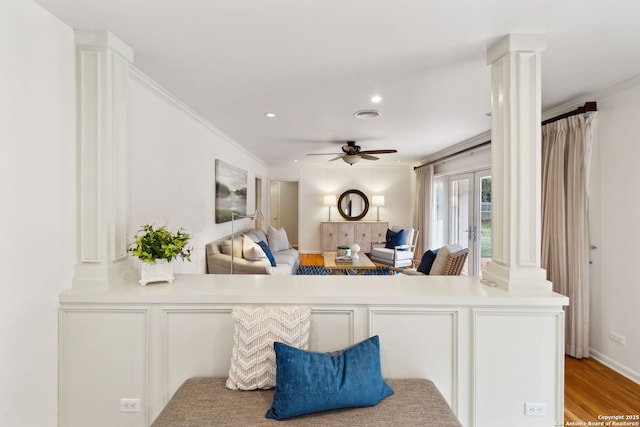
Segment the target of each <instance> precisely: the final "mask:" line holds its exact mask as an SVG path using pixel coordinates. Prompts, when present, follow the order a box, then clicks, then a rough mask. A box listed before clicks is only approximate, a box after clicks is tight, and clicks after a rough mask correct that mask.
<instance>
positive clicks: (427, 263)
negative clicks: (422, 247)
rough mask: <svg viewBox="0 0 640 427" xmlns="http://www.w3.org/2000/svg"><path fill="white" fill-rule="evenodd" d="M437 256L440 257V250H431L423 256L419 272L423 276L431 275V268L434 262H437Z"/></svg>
mask: <svg viewBox="0 0 640 427" xmlns="http://www.w3.org/2000/svg"><path fill="white" fill-rule="evenodd" d="M436 255H438V250H437V249H434V250H431V249H429V250H428V251H427V252H425V253H424V254H423V255H422V259H421V260H420V265H419V266H418V268H417V270H418V271H419V272H420V273H423V274H429V272H430V271H431V266H432V265H433V261H435V260H436Z"/></svg>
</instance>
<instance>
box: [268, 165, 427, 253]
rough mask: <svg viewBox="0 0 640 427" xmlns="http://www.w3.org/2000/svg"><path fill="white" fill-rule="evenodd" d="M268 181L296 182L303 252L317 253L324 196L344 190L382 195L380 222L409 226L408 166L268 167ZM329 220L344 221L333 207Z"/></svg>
mask: <svg viewBox="0 0 640 427" xmlns="http://www.w3.org/2000/svg"><path fill="white" fill-rule="evenodd" d="M269 179H270V180H272V181H277V180H283V181H285V180H288V181H292V180H293V181H298V183H299V184H298V189H299V208H298V212H299V218H300V220H299V224H298V227H299V230H298V244H299V249H300V251H301V252H303V253H314V252H316V253H319V252H321V247H322V244H321V241H320V223H321V222H322V221H327V220H328V218H329V211H328V208H327V206H324V205H323V198H324V196H325V195H327V194H334V195H336V197H339V196H340V194H341V193H342V192H344V191H346V190H351V189H356V190H360V191H362V192H363V193H365V194H366V195H367V197H369V201H371V196H372V195H374V194H382V195H384V197H385V206H383V207H381V208H380V220H381V221H388V222H389V224H390V225H411V224H412V223H413V208H414V206H413V205H414V195H415V173H414V172H413V168H412V167H410V166H406V165H403V166H388V165H379V166H378V165H375V166H374V165H371V166H369V165H365V164H362V163H358V164H357V165H355V166H349V165H347V164H346V163H345V164H344V166H342V165H340V166H333V167H321V166H305V167H298V168H290V169H286V168H271V169H269ZM376 217H377V208H373V207H371V206H370V207H369V213H368V214H367V215H366V216H365V217H364V218H363V219H362V220H363V221H375V220H376ZM331 220H332V221H342V220H344V219H343V218H342V217H341V216H340V214H339V213H338V209H337V208H336V207H335V206H334V207H332V208H331Z"/></svg>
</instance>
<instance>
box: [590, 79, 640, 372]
mask: <svg viewBox="0 0 640 427" xmlns="http://www.w3.org/2000/svg"><path fill="white" fill-rule="evenodd" d="M634 84H635V86H633V85H627V87H626V88H624V90H622V91H619V92H612V93H611V94H609V95H606V96H602V97H598V98H597V99H596V101H597V102H598V110H599V113H598V124H597V126H598V129H597V137H596V147H595V150H594V153H593V158H592V165H593V171H592V172H593V173H592V178H591V179H592V181H591V184H592V185H591V186H592V192H591V196H590V201H591V203H590V216H591V240H592V244H593V245H595V246H597V248H598V249H596V250H592V251H591V259H592V261H593V264H592V266H591V334H590V341H591V348H592V353H593V356H594V357H596V358H598V359H600V360H601V361H603V362H605V363H607V364H609V365H610V366H611V367H613V368H615V369H617V370H619V371H620V372H622V373H623V374H625V375H626V376H628V377H630V378H632V379H634V380H635V381H636V382H639V383H640V329H639V328H638V325H639V324H640V311H639V310H638V301H640V286H639V281H638V270H637V269H638V260H640V245H638V242H639V241H640V228H638V219H640V198H639V197H638V195H637V194H638V183H640V176H639V175H638V159H640V143H639V141H640V130H639V128H638V118H639V117H640V79H637V80H636V81H635V83H634ZM611 331H613V332H616V333H618V334H621V335H623V336H624V337H625V338H626V346H621V345H620V344H617V343H615V342H613V341H611V340H610V339H609V333H610V332H611Z"/></svg>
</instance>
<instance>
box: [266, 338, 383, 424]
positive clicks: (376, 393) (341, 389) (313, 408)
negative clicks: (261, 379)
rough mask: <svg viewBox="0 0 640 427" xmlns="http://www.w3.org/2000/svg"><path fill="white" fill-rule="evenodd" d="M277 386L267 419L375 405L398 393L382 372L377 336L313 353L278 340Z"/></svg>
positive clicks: (276, 345) (275, 347)
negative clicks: (328, 350)
mask: <svg viewBox="0 0 640 427" xmlns="http://www.w3.org/2000/svg"><path fill="white" fill-rule="evenodd" d="M273 348H274V350H275V352H276V390H275V393H274V395H273V403H272V404H271V408H270V409H269V410H268V411H267V413H266V417H267V418H273V419H277V420H283V419H287V418H291V417H295V416H298V415H303V414H309V413H311V412H319V411H326V410H329V409H337V408H350V407H359V406H373V405H375V404H377V403H378V402H380V401H381V400H382V399H384V398H385V397H388V396H391V395H392V394H393V389H391V387H389V385H388V384H387V383H386V382H385V381H384V380H383V379H382V374H381V373H380V341H379V338H378V336H377V335H376V336H373V337H371V338H369V339H367V340H365V341H362V342H361V343H359V344H356V345H354V346H352V347H349V348H346V349H344V350H341V351H337V352H334V353H313V352H309V351H304V350H300V349H297V348H295V347H291V346H288V345H286V344H283V343H280V342H275V343H273Z"/></svg>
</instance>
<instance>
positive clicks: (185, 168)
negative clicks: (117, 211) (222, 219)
mask: <svg viewBox="0 0 640 427" xmlns="http://www.w3.org/2000/svg"><path fill="white" fill-rule="evenodd" d="M130 123H131V143H130V160H129V161H130V165H129V166H130V170H131V176H130V178H131V181H130V182H131V185H130V217H129V232H130V233H129V234H130V235H131V236H133V234H134V233H135V231H136V230H138V229H139V227H140V226H141V225H143V224H147V223H155V224H156V225H167V226H168V227H169V228H170V229H177V228H178V227H182V228H184V229H185V230H186V231H187V232H189V233H191V235H192V236H193V239H192V241H191V244H192V246H193V247H194V252H193V254H192V262H191V263H188V262H180V261H178V262H176V263H174V270H175V272H177V273H204V272H205V271H206V270H205V268H206V266H205V254H204V246H205V245H206V244H207V243H208V242H210V241H212V240H215V239H218V238H220V237H224V236H226V235H229V234H231V223H230V222H227V223H223V224H215V216H214V212H215V160H216V159H221V160H223V161H225V162H227V163H229V164H232V165H234V166H237V167H239V168H241V169H244V170H246V171H247V172H248V176H247V185H248V194H247V212H248V213H251V212H253V211H254V210H255V206H253V205H254V204H255V203H254V201H255V188H254V182H255V176H256V175H257V176H259V177H264V176H266V171H267V169H266V166H265V164H264V163H263V162H262V161H260V160H258V159H257V158H255V157H253V156H252V155H251V154H249V153H248V152H247V151H245V150H244V149H243V148H241V147H240V146H238V145H237V144H236V143H235V142H233V141H232V140H230V139H228V138H227V137H226V136H225V135H224V134H222V133H221V132H220V131H219V130H217V129H216V128H215V127H213V125H211V124H210V123H208V122H206V121H204V120H203V119H201V118H200V117H199V116H198V115H197V114H195V113H193V112H192V111H191V110H190V109H189V108H188V107H186V106H184V105H183V104H182V103H180V101H178V100H176V99H175V98H173V97H172V96H171V95H170V94H168V93H166V92H165V91H164V90H163V89H162V88H160V87H159V86H157V85H156V84H155V83H154V82H153V81H151V80H149V79H148V78H147V77H146V76H144V75H143V74H141V73H139V72H137V71H134V73H133V78H132V80H131V121H130ZM262 185H263V190H262V194H268V191H267V189H266V182H265V180H264V179H263V182H262ZM266 203H267V200H266V198H264V197H263V204H264V206H262V207H261V209H262V210H263V211H265V212H266V207H267V204H266ZM252 226H253V225H252V222H251V220H248V219H241V220H237V221H235V227H234V229H235V231H240V230H243V229H246V228H249V227H252Z"/></svg>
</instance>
